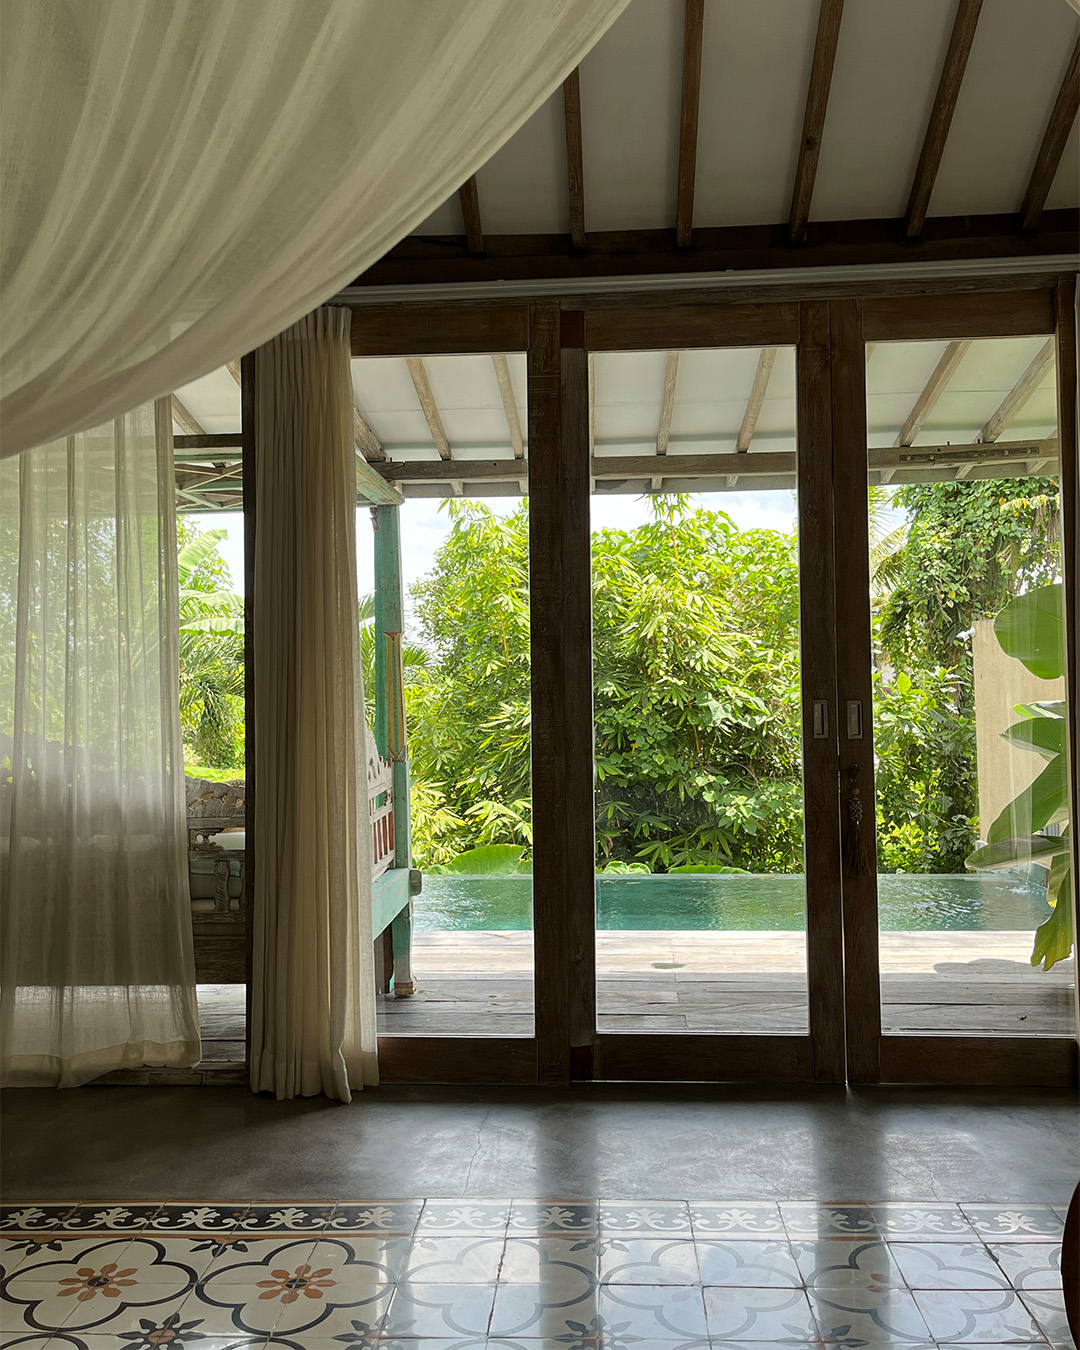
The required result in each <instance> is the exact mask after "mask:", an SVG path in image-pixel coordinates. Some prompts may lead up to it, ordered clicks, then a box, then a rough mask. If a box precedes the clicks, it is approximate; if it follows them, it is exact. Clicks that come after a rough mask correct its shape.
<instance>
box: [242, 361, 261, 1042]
mask: <svg viewBox="0 0 1080 1350" xmlns="http://www.w3.org/2000/svg"><path fill="white" fill-rule="evenodd" d="M255 406H256V399H255V353H254V352H251V353H250V354H249V355H247V356H245V357H244V359H243V360H242V361H241V363H240V431H241V436H242V437H243V444H242V447H241V452H242V455H243V461H242V464H241V473H242V476H243V491H244V814H245V822H244V824H245V831H244V946H245V955H244V967H245V974H246V985H245V999H244V1059H245V1061H246V1063H247V1066H248V1067H249V1068H250V1066H251V994H252V981H253V978H254V953H255V903H254V902H255V868H256V866H257V864H258V853H259V841H258V839H257V838H256V836H255V770H256V764H255V676H256V670H255V524H256V513H255Z"/></svg>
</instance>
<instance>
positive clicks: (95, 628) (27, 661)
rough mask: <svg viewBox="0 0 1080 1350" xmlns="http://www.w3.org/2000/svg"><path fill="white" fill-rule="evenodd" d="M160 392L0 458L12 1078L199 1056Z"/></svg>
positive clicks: (4, 1045)
mask: <svg viewBox="0 0 1080 1350" xmlns="http://www.w3.org/2000/svg"><path fill="white" fill-rule="evenodd" d="M172 480H173V466H172V425H171V420H170V414H169V410H168V406H167V405H166V404H165V403H160V404H159V405H158V406H157V408H156V409H155V407H154V405H148V406H144V407H141V408H138V409H136V410H135V411H134V412H132V413H128V414H127V415H126V416H125V417H122V418H118V419H116V421H114V422H110V423H109V424H108V425H106V426H103V427H98V428H97V429H96V430H93V431H89V432H85V433H83V434H80V435H78V436H72V437H69V438H68V439H67V440H66V441H61V442H57V443H56V444H53V445H48V446H42V447H40V448H39V449H36V450H31V451H28V452H27V453H26V454H23V455H20V456H19V457H18V458H16V459H8V460H5V461H3V462H2V463H0V939H2V950H0V984H2V992H0V1076H2V1079H3V1081H4V1082H5V1083H19V1084H41V1085H55V1086H60V1087H71V1086H74V1085H76V1084H78V1083H84V1082H86V1081H87V1080H89V1079H91V1078H95V1077H97V1076H98V1075H99V1074H102V1073H105V1072H107V1071H109V1070H110V1069H119V1068H131V1067H134V1066H136V1065H142V1064H155V1065H174V1066H182V1065H190V1064H194V1063H195V1062H196V1061H197V1060H198V1059H199V1055H200V1047H199V1021H198V1012H197V1009H196V1003H195V966H194V957H193V950H192V937H191V914H190V903H189V900H188V889H187V879H186V876H185V869H186V857H187V848H186V840H185V828H184V769H183V754H182V748H181V741H180V711H179V700H178V695H177V680H178V659H177V638H178V634H177V627H178V615H177V581H176V522H175V517H174V510H173V481H172Z"/></svg>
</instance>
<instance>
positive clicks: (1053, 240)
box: [353, 210, 1080, 355]
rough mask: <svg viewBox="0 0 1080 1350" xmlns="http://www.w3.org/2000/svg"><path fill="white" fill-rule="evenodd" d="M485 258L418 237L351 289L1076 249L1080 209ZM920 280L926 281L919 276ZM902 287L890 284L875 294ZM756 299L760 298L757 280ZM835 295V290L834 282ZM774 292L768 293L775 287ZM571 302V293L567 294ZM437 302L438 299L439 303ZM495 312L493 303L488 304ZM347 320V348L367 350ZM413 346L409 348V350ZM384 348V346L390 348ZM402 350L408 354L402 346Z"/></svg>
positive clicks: (522, 246)
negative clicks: (909, 232) (916, 227)
mask: <svg viewBox="0 0 1080 1350" xmlns="http://www.w3.org/2000/svg"><path fill="white" fill-rule="evenodd" d="M484 245H485V253H484V256H483V257H477V256H473V255H470V254H469V252H468V250H467V248H466V247H465V241H464V240H463V239H462V238H461V236H460V235H445V236H426V237H425V236H417V235H412V236H410V237H409V238H407V239H405V240H402V242H401V243H400V244H398V245H397V246H396V247H395V248H393V249H391V250H390V252H389V253H388V254H387V255H386V256H385V257H384V258H382V259H381V260H380V261H379V262H377V263H375V264H374V265H373V266H372V267H370V268H369V269H368V271H366V272H365V273H364V274H363V276H361V277H359V278H357V280H356V283H355V285H356V286H357V287H362V288H367V287H369V286H401V285H410V284H416V285H437V284H441V283H446V282H458V281H460V282H484V281H500V282H502V281H506V282H527V281H553V280H573V279H579V280H582V281H585V280H588V281H593V280H596V279H598V278H603V277H627V276H659V275H665V274H666V275H670V276H677V275H679V274H680V273H688V272H692V273H707V272H727V271H767V270H770V269H774V268H800V269H801V268H808V267H854V266H860V267H861V266H869V265H875V264H879V263H913V264H918V263H923V262H933V263H939V262H965V261H969V260H972V259H977V260H980V261H982V260H987V259H1001V258H1032V257H1045V256H1047V255H1062V254H1070V255H1071V254H1074V253H1075V252H1076V251H1077V248H1078V246H1080V211H1076V210H1056V211H1046V212H1044V213H1043V216H1042V218H1041V220H1040V222H1039V229H1038V230H1037V231H1035V232H1029V231H1025V230H1023V229H1021V227H1020V218H1019V215H1018V214H1017V213H1016V212H1009V213H1007V214H996V215H988V216H953V217H943V216H938V217H931V218H930V219H929V220H928V221H927V222H926V225H925V226H924V228H923V230H922V232H921V234H920V235H919V237H918V239H914V240H910V239H908V238H907V236H906V234H905V227H904V221H903V220H901V219H890V220H846V221H811V222H810V223H809V224H808V225H807V227H806V232H805V235H804V237H803V241H802V243H801V244H800V245H798V246H797V247H795V246H792V244H791V240H790V237H789V234H788V226H787V225H786V224H784V225H751V226H746V225H735V226H724V227H719V228H701V227H700V226H699V227H698V228H697V229H695V230H694V247H693V249H680V248H675V247H674V246H673V242H672V237H671V231H670V229H668V230H616V231H610V232H594V233H592V234H590V235H589V249H588V252H587V253H585V252H582V251H581V250H580V249H578V248H575V247H573V246H572V245H571V244H570V241H569V240H568V239H567V237H566V235H564V234H549V235H543V234H533V235H514V234H509V235H490V234H489V235H486V236H485V239H484ZM927 284H928V283H927ZM898 286H899V288H900V290H902V289H903V285H902V283H898V282H896V281H893V282H891V283H890V284H888V285H886V284H882V287H881V293H882V294H884V293H885V292H886V291H888V290H890V289H891V291H892V292H893V293H897V288H898ZM760 290H761V298H763V299H765V298H768V296H767V295H766V288H765V287H761V288H760ZM837 290H838V293H841V292H842V290H843V287H842V286H838V288H837ZM773 294H775V292H773ZM575 299H576V297H575ZM440 304H444V307H445V302H443V301H440ZM489 313H490V314H492V315H493V316H498V315H499V313H500V311H499V310H498V309H491V308H489ZM361 323H362V315H359V316H358V319H357V321H356V324H355V325H354V352H353V354H354V355H365V354H366V355H372V354H374V353H373V352H372V351H371V350H370V345H365V344H364V341H363V337H362V335H361V337H360V339H359V340H360V344H361V346H362V347H363V350H361V351H357V350H356V343H357V341H358V337H357V333H358V328H359V325H360V324H361ZM484 341H485V342H489V344H490V345H488V346H486V348H485V350H487V351H489V352H491V351H510V350H515V349H518V350H520V344H514V345H510V344H508V343H507V341H506V340H499V341H495V340H493V339H484ZM412 350H415V348H413V349H412ZM388 354H389V353H388ZM400 354H401V355H405V354H407V353H406V352H404V351H402V352H401V353H400Z"/></svg>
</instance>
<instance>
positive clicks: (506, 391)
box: [491, 353, 529, 492]
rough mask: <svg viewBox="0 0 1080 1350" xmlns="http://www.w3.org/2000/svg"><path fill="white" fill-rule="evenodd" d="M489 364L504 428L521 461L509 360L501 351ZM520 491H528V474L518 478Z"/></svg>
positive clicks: (519, 438)
mask: <svg viewBox="0 0 1080 1350" xmlns="http://www.w3.org/2000/svg"><path fill="white" fill-rule="evenodd" d="M491 364H492V365H493V366H494V367H495V379H496V380H497V381H498V384H499V397H500V398H501V399H502V405H503V414H504V415H505V417H506V429H507V430H508V431H509V433H510V444H511V445H512V446H513V447H514V458H515V459H516V460H517V461H518V463H521V462H522V461H523V460H524V459H525V442H524V441H523V440H522V437H521V418H520V417H519V416H518V406H517V399H516V398H515V396H514V382H513V380H511V378H510V362H509V361H508V360H507V359H506V357H505V356H503V355H502V354H501V353H496V354H493V355H492V357H491ZM520 486H521V490H522V492H528V490H529V479H528V475H527V474H526V475H524V476H522V478H521V479H520Z"/></svg>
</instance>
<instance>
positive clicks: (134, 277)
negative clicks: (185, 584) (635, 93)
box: [0, 0, 627, 455]
mask: <svg viewBox="0 0 1080 1350" xmlns="http://www.w3.org/2000/svg"><path fill="white" fill-rule="evenodd" d="M626 3H627V0H444V2H443V3H436V2H435V0H303V2H302V3H301V0H260V3H259V4H253V3H251V0H170V2H169V3H168V4H147V3H145V0H93V2H92V3H91V2H90V0H49V3H47V4H43V3H41V0H4V3H3V5H2V6H0V120H2V123H3V127H4V137H3V145H2V150H0V156H2V158H0V166H2V186H3V222H2V231H0V310H2V312H3V314H4V323H3V328H2V329H0V390H2V398H0V422H2V425H3V430H4V440H3V447H2V449H0V454H4V455H12V454H17V453H18V452H19V451H21V450H24V449H27V448H29V447H31V446H34V445H40V444H43V443H44V442H46V441H50V440H53V439H55V438H57V437H59V436H62V435H67V434H69V433H70V432H73V431H79V430H81V429H82V428H84V427H90V426H96V425H99V424H100V423H102V422H104V421H105V420H106V419H107V418H109V417H113V416H118V415H122V414H123V413H124V412H125V411H126V410H127V409H128V408H131V407H134V406H136V405H137V404H140V403H142V402H144V401H146V400H149V399H152V398H157V397H160V396H163V395H165V394H166V393H168V392H170V391H172V390H174V389H178V388H180V386H182V385H184V384H187V383H189V382H190V381H191V380H193V379H196V378H198V377H199V376H201V375H204V374H206V373H207V372H208V371H210V370H212V369H214V368H215V367H217V366H220V365H223V364H224V363H225V362H226V361H228V360H231V359H233V358H234V357H236V356H238V355H240V354H241V353H244V352H248V351H251V350H253V349H254V348H255V347H257V346H258V345H259V344H260V343H263V342H266V341H267V340H269V339H270V338H271V337H272V336H273V335H274V334H275V333H278V332H280V331H281V330H283V329H284V328H286V327H287V326H288V325H289V324H291V323H293V322H294V321H296V320H297V319H298V318H300V316H301V315H304V314H306V313H308V312H309V311H310V310H312V309H313V308H314V307H315V306H317V305H319V304H322V303H323V302H324V301H325V300H326V299H328V298H329V297H330V296H332V295H333V294H334V293H335V292H336V291H338V290H339V289H340V288H341V287H342V286H344V285H347V284H348V283H349V282H350V281H352V280H353V279H354V278H355V277H356V276H357V275H359V273H361V272H362V271H363V270H364V269H365V268H366V267H368V266H370V264H371V263H373V262H374V261H376V260H377V259H378V258H380V257H381V256H382V255H383V254H384V253H385V252H386V251H387V250H388V249H389V248H390V247H392V245H394V244H395V243H397V242H398V240H399V239H401V238H403V237H404V236H405V235H406V234H408V233H409V232H410V231H411V230H413V229H415V227H416V226H417V225H418V224H419V223H420V222H421V221H422V220H424V219H425V217H426V216H428V215H429V214H430V213H431V212H432V211H433V210H434V209H435V208H436V207H437V206H439V205H441V203H443V202H444V201H446V199H447V198H448V197H450V196H451V195H452V194H453V193H454V191H455V190H456V189H457V188H458V187H459V186H460V185H461V184H462V183H463V182H464V181H465V179H467V178H468V177H469V175H470V174H472V173H473V172H474V171H475V170H476V169H477V168H478V167H479V166H480V165H482V164H483V163H484V161H485V160H487V159H488V158H489V157H490V156H491V155H492V154H493V153H494V152H495V151H496V150H497V149H498V148H499V147H500V146H501V145H502V144H503V142H504V141H506V140H507V139H508V138H509V137H510V136H511V135H512V133H513V132H514V131H515V130H516V129H517V128H518V127H519V126H520V125H521V124H522V123H523V122H524V121H525V120H526V118H527V117H528V116H529V115H530V114H531V113H532V112H533V111H534V109H535V108H537V107H538V106H539V105H540V103H541V102H543V100H544V99H545V98H546V97H547V96H548V95H549V94H550V93H551V92H552V90H553V89H555V88H557V87H558V85H559V82H560V81H561V80H562V79H563V78H564V77H565V76H566V75H567V74H568V73H569V72H570V70H572V69H573V68H574V67H575V66H576V65H577V63H578V62H579V61H580V59H581V58H582V56H583V55H584V54H585V52H587V51H588V49H589V48H590V47H591V46H592V44H593V43H594V42H595V41H596V40H597V38H599V37H600V36H601V34H602V33H603V32H604V31H605V29H606V28H607V27H608V26H609V25H610V24H611V23H612V22H613V21H614V19H615V18H616V17H617V15H618V14H619V13H620V11H621V10H622V9H623V8H624V7H625V5H626Z"/></svg>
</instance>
